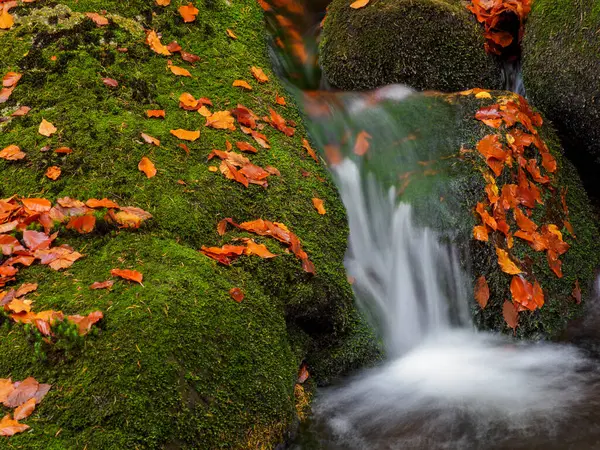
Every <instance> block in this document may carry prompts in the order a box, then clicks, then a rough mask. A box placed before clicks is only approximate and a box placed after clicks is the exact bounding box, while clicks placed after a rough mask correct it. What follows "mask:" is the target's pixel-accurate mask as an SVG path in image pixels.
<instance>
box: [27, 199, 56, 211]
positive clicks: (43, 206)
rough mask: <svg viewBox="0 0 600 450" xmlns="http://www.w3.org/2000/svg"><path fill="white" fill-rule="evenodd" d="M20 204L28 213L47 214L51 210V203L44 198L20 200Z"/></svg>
mask: <svg viewBox="0 0 600 450" xmlns="http://www.w3.org/2000/svg"><path fill="white" fill-rule="evenodd" d="M21 203H22V204H23V206H25V207H26V208H27V209H29V210H30V211H34V212H39V213H41V212H48V211H50V209H51V208H52V203H50V201H48V200H46V199H45V198H22V199H21Z"/></svg>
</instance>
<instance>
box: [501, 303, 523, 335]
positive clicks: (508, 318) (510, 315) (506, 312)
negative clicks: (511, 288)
mask: <svg viewBox="0 0 600 450" xmlns="http://www.w3.org/2000/svg"><path fill="white" fill-rule="evenodd" d="M502 316H504V321H505V322H506V324H507V325H508V326H509V327H510V328H512V329H513V332H514V331H515V330H516V328H517V325H518V323H519V313H518V311H517V308H515V305H513V304H512V303H511V302H509V301H508V300H505V301H504V304H503V305H502Z"/></svg>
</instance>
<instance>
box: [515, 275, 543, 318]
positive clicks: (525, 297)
mask: <svg viewBox="0 0 600 450" xmlns="http://www.w3.org/2000/svg"><path fill="white" fill-rule="evenodd" d="M510 293H511V295H512V298H513V301H514V302H517V303H519V304H521V305H523V306H524V307H525V308H527V309H529V310H530V311H533V310H535V309H536V308H537V305H536V304H535V302H534V301H533V285H532V284H531V283H529V282H528V281H527V280H526V279H525V278H523V277H522V276H514V277H512V280H511V282H510Z"/></svg>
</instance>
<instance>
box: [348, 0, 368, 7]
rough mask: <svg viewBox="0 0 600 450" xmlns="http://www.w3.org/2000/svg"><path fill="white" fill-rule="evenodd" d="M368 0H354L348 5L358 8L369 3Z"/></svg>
mask: <svg viewBox="0 0 600 450" xmlns="http://www.w3.org/2000/svg"><path fill="white" fill-rule="evenodd" d="M369 1H370V0H356V1H355V2H354V3H352V4H351V5H350V8H353V9H360V8H364V7H365V6H367V5H368V4H369Z"/></svg>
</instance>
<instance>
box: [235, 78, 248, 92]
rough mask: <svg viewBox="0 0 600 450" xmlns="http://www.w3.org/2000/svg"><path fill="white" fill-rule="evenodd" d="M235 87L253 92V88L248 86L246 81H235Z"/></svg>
mask: <svg viewBox="0 0 600 450" xmlns="http://www.w3.org/2000/svg"><path fill="white" fill-rule="evenodd" d="M233 86H234V87H241V88H244V89H246V90H247V91H251V90H252V86H250V85H249V84H248V82H247V81H244V80H235V81H234V82H233Z"/></svg>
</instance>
